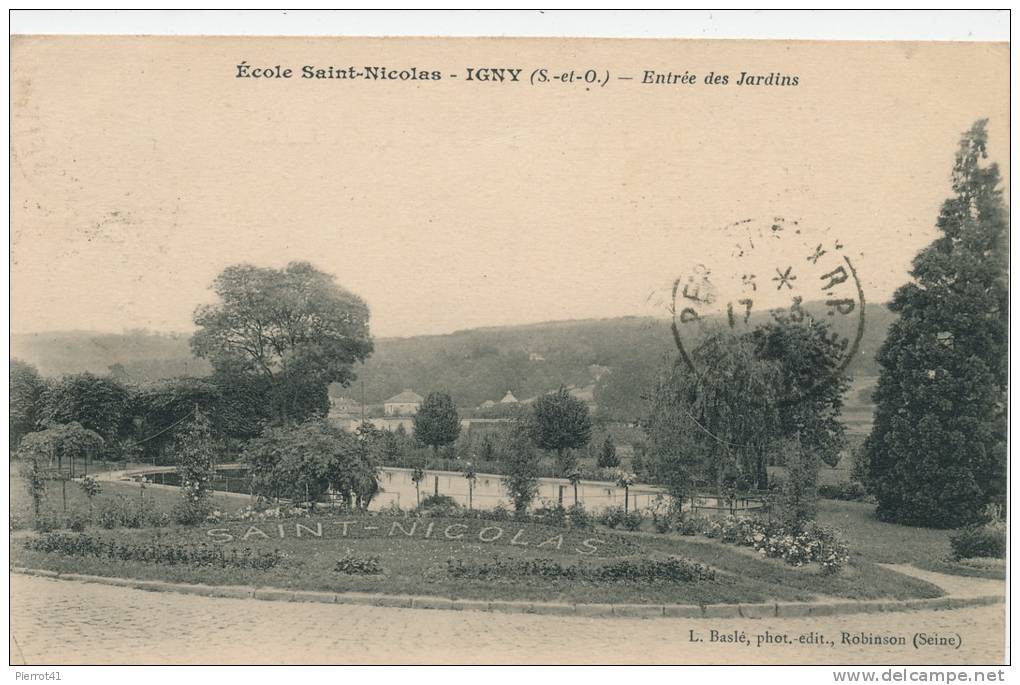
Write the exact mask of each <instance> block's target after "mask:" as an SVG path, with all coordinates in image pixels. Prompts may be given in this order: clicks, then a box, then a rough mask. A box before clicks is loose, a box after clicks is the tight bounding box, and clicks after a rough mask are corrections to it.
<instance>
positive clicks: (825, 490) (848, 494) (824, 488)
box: [818, 480, 868, 502]
mask: <svg viewBox="0 0 1020 685" xmlns="http://www.w3.org/2000/svg"><path fill="white" fill-rule="evenodd" d="M818 496H819V497H822V498H824V499H837V500H843V501H846V502H858V501H860V500H863V499H864V498H866V497H867V496H868V491H867V490H865V489H864V486H863V485H861V484H860V483H858V482H857V481H853V480H852V481H849V482H846V483H837V484H835V485H819V486H818Z"/></svg>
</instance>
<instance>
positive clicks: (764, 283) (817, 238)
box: [670, 217, 865, 374]
mask: <svg viewBox="0 0 1020 685" xmlns="http://www.w3.org/2000/svg"><path fill="white" fill-rule="evenodd" d="M715 238H716V240H715V244H714V245H713V246H712V249H708V250H706V251H705V253H706V255H705V256H703V257H702V258H701V259H699V260H697V261H694V262H693V263H691V264H690V265H689V266H688V267H687V268H686V269H685V270H684V272H682V273H681V274H680V276H678V277H677V278H676V279H675V280H674V281H673V286H672V291H671V300H670V311H671V313H672V317H673V321H672V327H671V328H672V332H673V338H674V341H675V343H676V346H677V349H678V351H679V353H680V358H681V360H682V361H683V363H684V364H686V365H687V366H688V367H689V368H690V369H692V370H695V357H696V355H694V354H692V352H693V351H695V350H697V348H698V345H699V341H700V340H701V339H704V337H705V333H706V331H707V330H708V329H709V328H719V327H723V328H728V329H730V330H732V331H733V332H734V333H742V332H745V331H749V330H751V329H753V328H754V327H755V326H757V325H760V324H762V323H764V322H765V320H767V319H771V318H772V317H773V316H775V315H777V314H780V313H782V314H783V315H784V316H788V317H789V319H790V320H792V321H795V322H800V321H803V320H804V318H805V317H808V316H811V317H813V318H815V319H817V320H821V321H824V322H825V323H827V324H828V329H829V335H830V337H832V339H833V340H834V341H836V342H838V343H839V345H840V348H841V350H842V353H841V355H840V360H839V364H838V367H837V368H836V369H835V373H836V374H841V373H842V372H843V371H845V370H846V367H847V366H848V365H849V364H850V362H851V360H852V359H853V358H854V355H856V354H857V351H858V349H859V348H860V343H861V338H862V336H863V334H864V325H865V301H864V290H863V289H862V288H861V282H860V278H859V277H858V275H857V269H856V267H855V265H854V263H853V260H852V259H851V254H850V252H849V250H848V249H847V246H846V245H845V244H844V243H843V241H842V240H840V239H839V238H837V237H835V236H833V235H830V232H829V231H828V229H826V230H821V231H817V230H814V231H813V230H808V229H806V228H805V227H803V226H801V224H800V223H799V222H798V221H795V220H788V219H785V218H783V217H772V218H771V219H768V220H764V221H763V220H755V219H745V220H743V221H738V222H735V223H733V224H730V225H729V226H726V227H725V228H723V229H722V230H721V231H720V232H719V233H718V234H717V235H716V236H715Z"/></svg>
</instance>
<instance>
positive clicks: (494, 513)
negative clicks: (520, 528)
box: [480, 502, 514, 521]
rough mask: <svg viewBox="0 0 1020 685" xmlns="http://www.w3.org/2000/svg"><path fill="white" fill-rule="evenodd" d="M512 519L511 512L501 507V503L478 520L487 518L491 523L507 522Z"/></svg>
mask: <svg viewBox="0 0 1020 685" xmlns="http://www.w3.org/2000/svg"><path fill="white" fill-rule="evenodd" d="M513 517H514V514H513V512H512V511H510V510H509V509H507V508H506V507H505V506H503V503H502V502H500V503H499V504H497V505H496V506H495V507H493V508H492V509H490V510H489V511H487V512H485V513H484V514H483V515H482V516H480V518H487V519H489V520H491V521H509V520H510V519H512V518H513Z"/></svg>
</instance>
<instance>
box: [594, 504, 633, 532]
mask: <svg viewBox="0 0 1020 685" xmlns="http://www.w3.org/2000/svg"><path fill="white" fill-rule="evenodd" d="M625 515H626V514H625V512H624V511H623V507H606V508H605V509H603V510H602V513H600V514H599V515H598V517H597V519H596V520H597V521H598V522H599V523H601V524H602V525H603V526H605V527H607V528H616V527H617V526H619V525H620V524H621V523H623V518H624V516H625Z"/></svg>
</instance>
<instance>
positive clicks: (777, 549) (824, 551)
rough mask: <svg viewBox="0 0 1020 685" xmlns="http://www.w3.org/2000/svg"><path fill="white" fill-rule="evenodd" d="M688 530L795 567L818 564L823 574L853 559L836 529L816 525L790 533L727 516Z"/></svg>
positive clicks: (763, 522)
mask: <svg viewBox="0 0 1020 685" xmlns="http://www.w3.org/2000/svg"><path fill="white" fill-rule="evenodd" d="M689 529H693V530H696V531H697V532H700V533H701V534H702V535H704V536H705V537H708V538H713V539H718V540H721V541H722V542H726V543H729V544H733V545H741V546H744V547H751V548H753V549H754V550H755V551H756V552H758V553H760V554H761V555H763V556H766V557H769V558H771V559H782V560H783V561H785V562H786V563H788V564H790V565H792V566H803V565H805V564H808V563H811V562H817V563H818V564H819V566H820V567H821V569H822V573H824V574H834V573H838V572H839V571H840V569H842V568H843V566H845V565H846V563H847V561H848V560H849V557H850V550H849V548H848V547H847V545H846V543H845V542H844V541H843V540H842V539H841V538H840V537H839V536H838V535H837V534H836V531H835V530H833V529H832V528H829V527H827V526H820V525H818V524H815V523H812V524H809V525H808V526H807V527H805V528H803V529H801V530H791V529H788V528H785V527H783V526H782V525H780V524H778V523H775V522H771V521H766V520H764V519H758V518H749V517H736V516H728V517H726V518H724V519H717V520H713V519H704V520H700V521H696V522H691V525H690V526H689Z"/></svg>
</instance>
